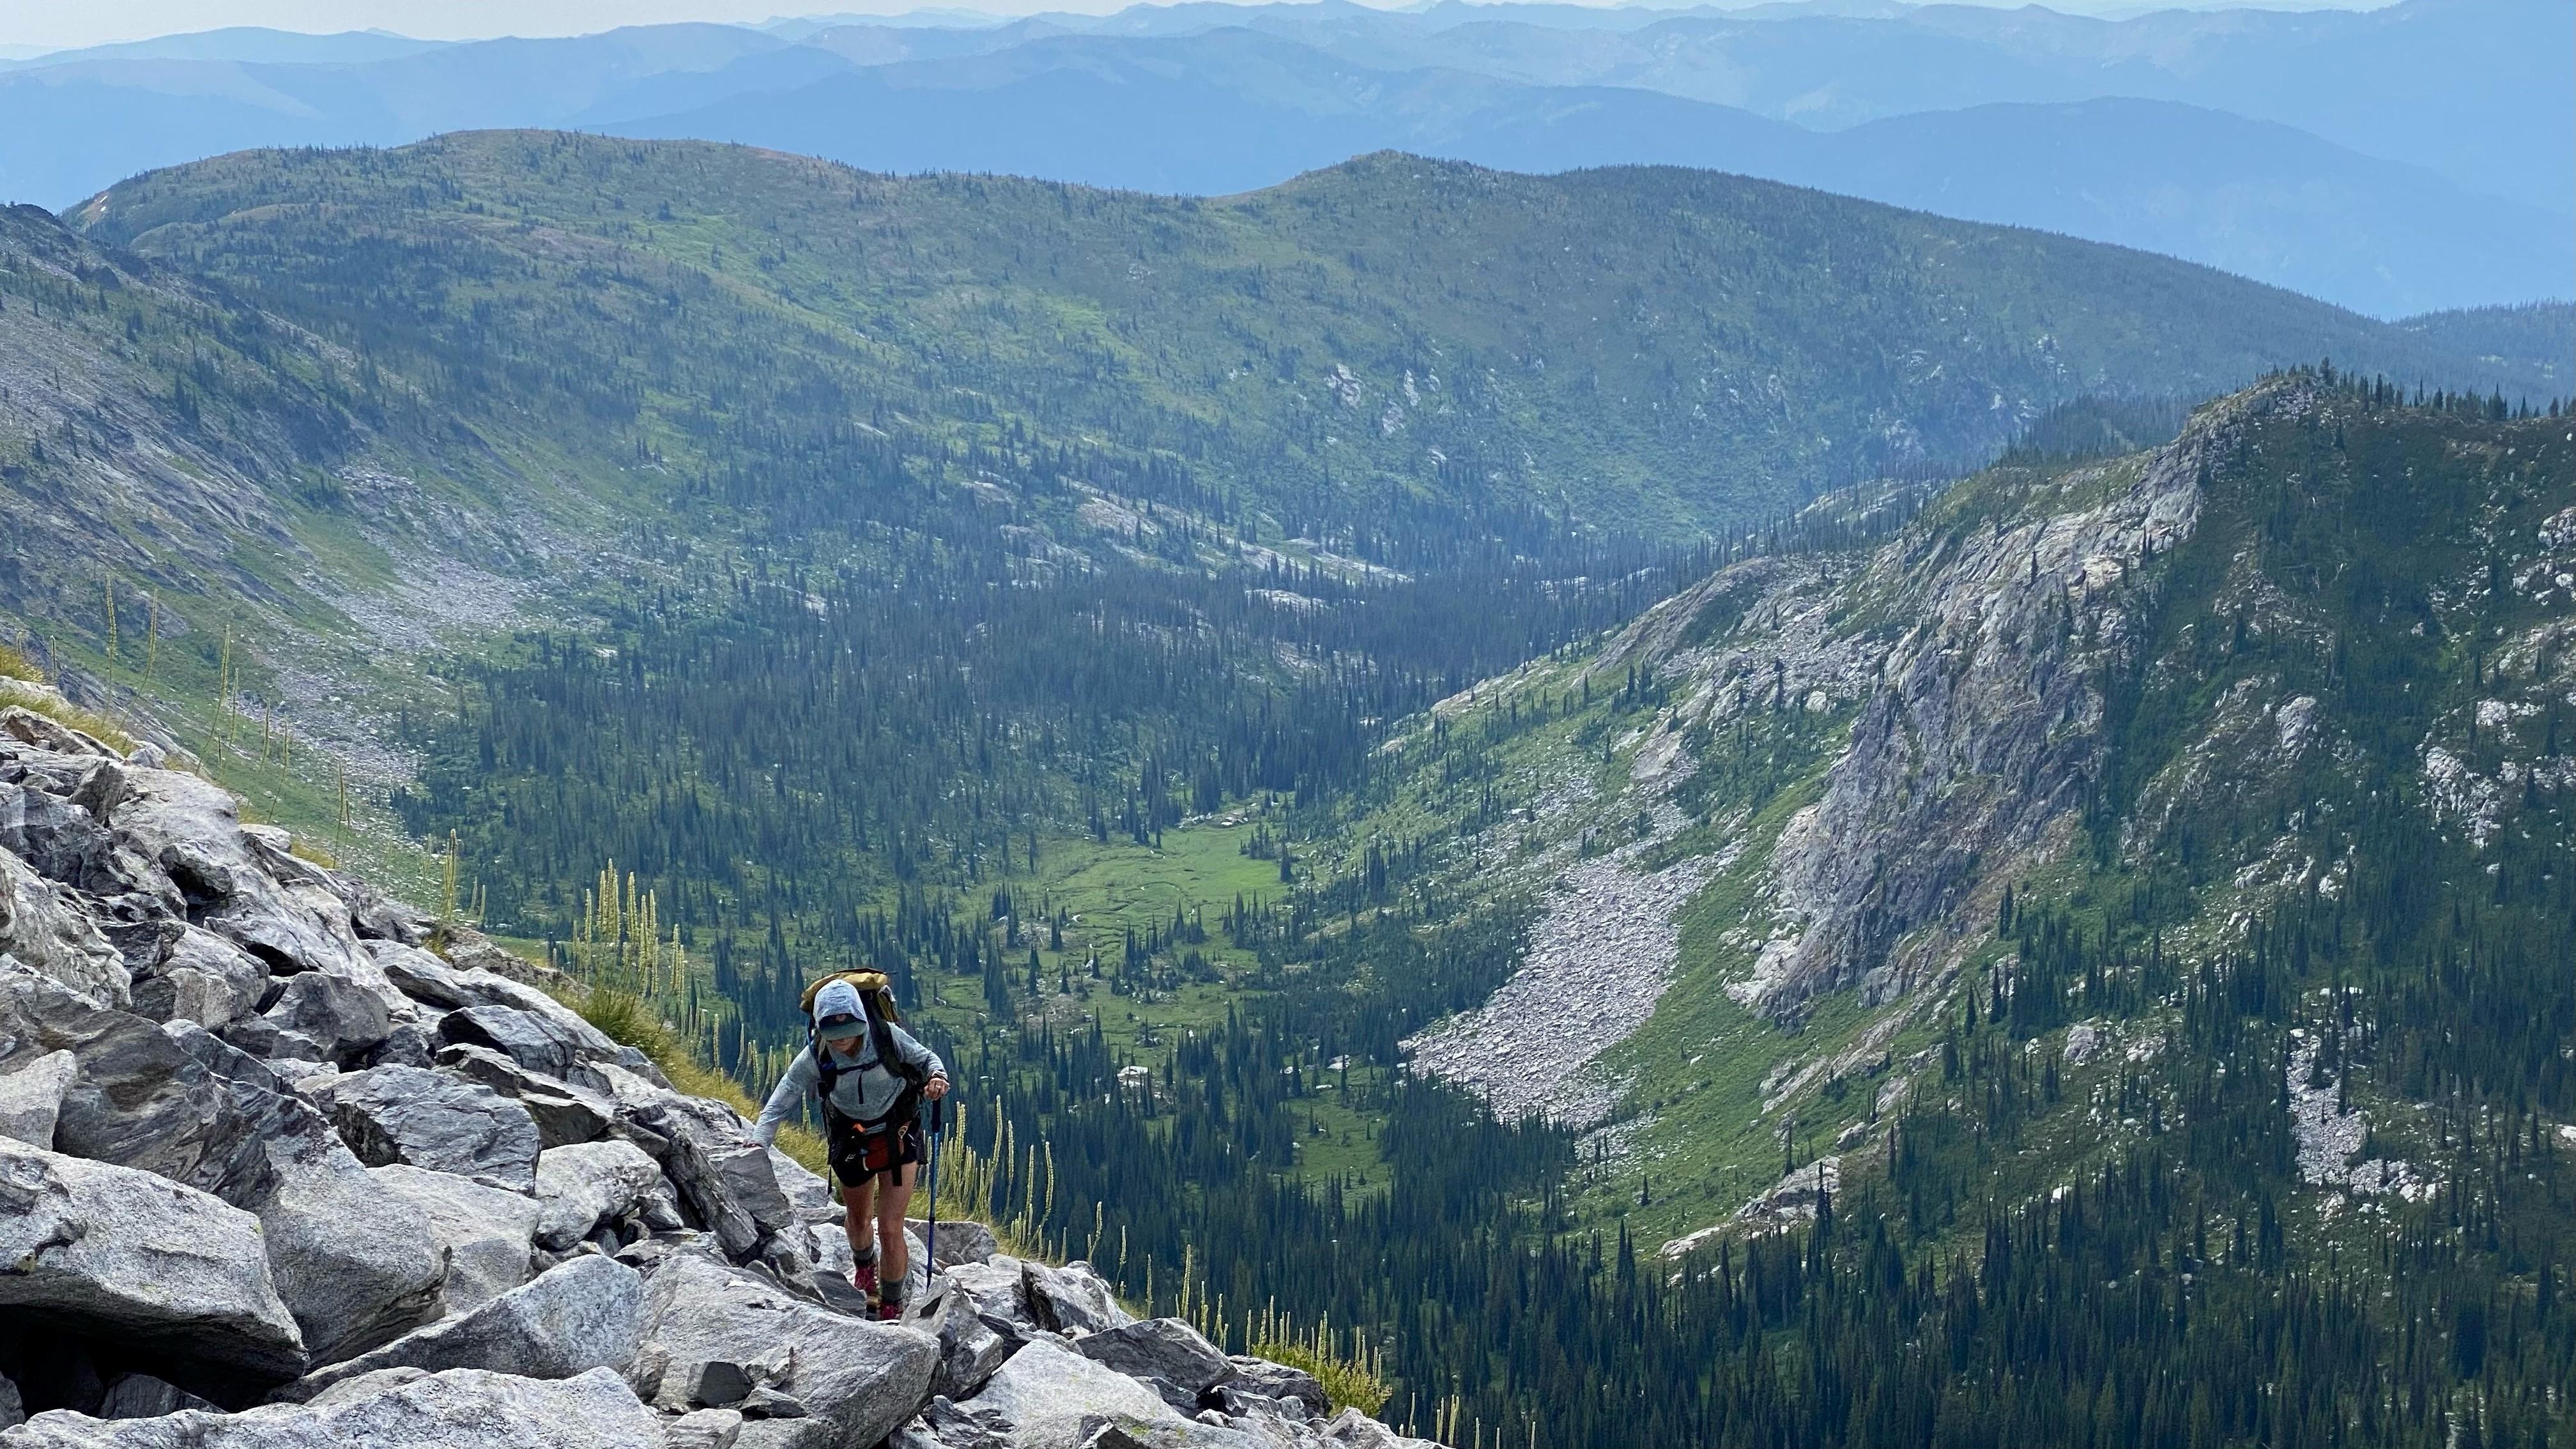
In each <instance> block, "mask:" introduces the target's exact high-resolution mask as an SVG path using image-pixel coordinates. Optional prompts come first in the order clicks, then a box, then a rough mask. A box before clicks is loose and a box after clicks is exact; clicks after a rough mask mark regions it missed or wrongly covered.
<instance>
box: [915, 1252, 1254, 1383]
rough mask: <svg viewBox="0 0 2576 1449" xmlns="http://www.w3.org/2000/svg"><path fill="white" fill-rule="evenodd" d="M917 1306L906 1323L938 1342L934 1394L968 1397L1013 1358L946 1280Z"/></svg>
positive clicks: (1008, 1347)
mask: <svg viewBox="0 0 2576 1449" xmlns="http://www.w3.org/2000/svg"><path fill="white" fill-rule="evenodd" d="M914 1303H915V1305H916V1306H915V1307H913V1308H912V1310H911V1311H910V1312H909V1313H908V1314H907V1315H906V1317H905V1319H904V1321H905V1322H906V1323H909V1324H911V1325H912V1326H913V1327H915V1328H918V1329H920V1330H921V1331H922V1332H924V1333H927V1334H929V1335H931V1336H932V1337H934V1338H936V1339H938V1340H939V1367H938V1369H937V1371H936V1372H934V1373H933V1374H932V1375H931V1377H930V1391H931V1393H933V1394H934V1395H936V1394H946V1395H947V1396H948V1397H950V1398H952V1399H962V1398H965V1397H967V1396H968V1395H970V1394H972V1393H974V1392H975V1391H976V1390H977V1389H980V1388H982V1387H983V1386H984V1382H985V1380H987V1379H990V1378H991V1377H992V1376H993V1373H994V1371H995V1370H997V1369H999V1368H1000V1367H1001V1366H1002V1361H1003V1360H1004V1359H1006V1358H1008V1357H1009V1356H1010V1352H1011V1340H1009V1339H1006V1338H1004V1337H1003V1336H1002V1335H1001V1334H999V1333H996V1332H995V1331H994V1330H993V1328H992V1326H991V1325H990V1324H987V1323H986V1322H985V1321H984V1320H983V1319H982V1318H980V1317H978V1316H977V1315H976V1312H975V1304H974V1301H973V1300H972V1299H970V1298H968V1297H967V1296H966V1294H965V1293H964V1292H962V1291H960V1290H959V1289H957V1288H956V1287H955V1286H954V1285H952V1284H950V1283H949V1282H948V1281H947V1280H946V1279H945V1278H942V1279H940V1280H939V1281H938V1284H937V1286H936V1287H934V1288H933V1289H932V1290H931V1291H930V1292H929V1294H927V1295H926V1296H925V1297H923V1298H920V1299H916V1300H914ZM1210 1352H1214V1350H1210ZM1217 1362H1218V1363H1220V1364H1222V1363H1224V1362H1225V1359H1224V1356H1223V1355H1221V1354H1220V1355H1218V1356H1217ZM1121 1372H1125V1370H1121Z"/></svg>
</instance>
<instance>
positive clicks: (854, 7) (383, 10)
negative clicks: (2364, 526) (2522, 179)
mask: <svg viewBox="0 0 2576 1449" xmlns="http://www.w3.org/2000/svg"><path fill="white" fill-rule="evenodd" d="M1130 3H1132V0H813V3H810V4H806V5H798V4H796V0H786V3H785V4H784V5H782V3H781V0H0V57H5V56H13V55H16V56H23V55H26V54H28V53H30V52H31V51H35V50H57V49H65V48H68V47H72V46H82V45H100V44H105V43H107V42H110V41H119V40H143V39H148V38H150V37H152V36H156V35H177V34H183V33H186V32H189V31H198V30H216V29H221V28H223V27H226V26H234V25H264V26H268V27H271V28H273V29H277V30H300V31H303V32H305V33H307V34H316V35H319V34H329V33H331V32H334V31H342V30H390V31H393V32H395V33H397V34H401V35H410V36H417V37H420V38H422V39H426V40H473V39H481V38H484V37H488V36H495V35H530V36H536V35H587V34H590V33H593V32H596V31H601V30H614V29H616V28H617V27H618V26H621V25H663V24H669V23H671V22H674V21H683V20H716V21H728V22H753V23H756V22H759V21H762V20H767V19H770V18H773V17H775V16H778V15H781V14H788V15H809V14H815V15H820V14H833V15H838V14H866V15H892V14H899V13H901V12H904V11H908V10H914V9H937V8H954V9H959V10H980V11H984V12H987V13H990V14H1005V15H1026V14H1031V13H1034V12H1037V11H1042V10H1053V11H1080V12H1084V13H1089V14H1106V13H1108V12H1110V11H1113V10H1119V9H1123V8H1125V7H1126V6H1127V5H1128V4H1130ZM1362 3H1375V4H1388V3H1401V0H1362ZM1561 3H1563V0H1561ZM1571 3H1576V4H1590V3H1603V0H1571ZM1646 3H1651V4H1654V5H1657V6H1659V7H1662V6H1670V7H1673V8H1680V7H1682V6H1686V5H1689V4H1692V3H1695V0H1646ZM1715 3H1717V4H1718V5H1720V6H1721V7H1725V8H1732V7H1733V6H1736V5H1745V4H1754V3H1758V0H1715ZM1984 3H1990V4H2007V5H2010V4H2020V3H2023V0H1984ZM2044 3H2049V4H2050V7H2051V8H2052V9H2057V10H2064V11H2069V12H2073V13H2078V14H2082V13H2101V12H2103V11H2105V10H2110V11H2114V12H2117V11H2127V10H2131V9H2139V8H2147V7H2146V6H2144V5H2141V4H2139V3H2138V0H2044ZM2159 3H2162V4H2166V5H2172V6H2174V7H2175V8H2192V9H2201V8H2209V7H2211V6H2212V5H2213V4H2214V3H2227V0H2159ZM2234 3H2240V4H2254V5H2262V6H2265V7H2266V8H2274V9H2306V8H2309V7H2310V6H2315V5H2321V4H2322V5H2340V6H2342V7H2344V8H2350V9H2356V10H2368V9H2374V8H2377V6H2378V5H2380V4H2384V3H2387V0H2234Z"/></svg>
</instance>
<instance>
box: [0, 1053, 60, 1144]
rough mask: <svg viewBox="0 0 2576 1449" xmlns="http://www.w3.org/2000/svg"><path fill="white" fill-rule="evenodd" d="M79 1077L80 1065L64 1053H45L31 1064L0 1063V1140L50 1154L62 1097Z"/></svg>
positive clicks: (14, 1061)
mask: <svg viewBox="0 0 2576 1449" xmlns="http://www.w3.org/2000/svg"><path fill="white" fill-rule="evenodd" d="M22 1061H23V1062H24V1065H20V1062H22ZM79 1075H80V1062H79V1060H78V1059H77V1058H75V1057H74V1056H73V1055H72V1054H71V1053H70V1052H67V1051H57V1052H47V1053H45V1054H44V1055H43V1056H40V1057H36V1058H35V1059H34V1060H32V1061H27V1060H25V1059H24V1058H18V1059H14V1060H10V1061H0V1137H11V1138H15V1139H17V1140H18V1141H20V1142H24V1143H26V1144H27V1145H28V1146H30V1147H42V1148H44V1149H46V1150H47V1151H51V1150H52V1149H53V1145H54V1122H55V1120H56V1119H57V1118H59V1117H60V1116H61V1115H62V1110H63V1094H64V1093H66V1092H69V1091H70V1090H71V1087H72V1079H73V1078H74V1077H77V1076H79Z"/></svg>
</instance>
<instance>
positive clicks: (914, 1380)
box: [632, 1254, 1159, 1449]
mask: <svg viewBox="0 0 2576 1449" xmlns="http://www.w3.org/2000/svg"><path fill="white" fill-rule="evenodd" d="M644 1324H645V1327H644V1347H643V1350H642V1352H640V1353H638V1354H637V1355H636V1360H635V1368H634V1372H633V1375H632V1377H633V1380H634V1383H635V1388H636V1392H637V1393H638V1394H640V1395H642V1396H643V1397H645V1398H646V1399H649V1400H656V1401H659V1402H663V1403H665V1404H666V1405H667V1406H668V1407H670V1408H672V1409H674V1410H684V1409H687V1408H690V1407H693V1405H692V1404H690V1403H689V1402H688V1400H687V1397H686V1395H687V1391H688V1386H689V1384H690V1383H691V1382H692V1377H693V1375H695V1374H696V1373H697V1370H698V1368H699V1367H700V1366H701V1365H705V1364H709V1363H725V1364H732V1365H736V1366H739V1367H742V1368H744V1369H745V1370H746V1371H747V1372H751V1373H752V1375H753V1377H754V1379H755V1381H756V1382H757V1383H758V1384H759V1386H760V1387H762V1388H765V1389H767V1390H769V1391H770V1392H771V1394H772V1395H773V1396H784V1397H786V1398H789V1399H792V1400H793V1401H794V1402H795V1403H796V1404H797V1405H799V1406H801V1408H802V1409H803V1414H802V1416H801V1417H792V1418H791V1417H770V1418H763V1419H756V1420H753V1421H752V1422H749V1423H746V1424H744V1425H743V1427H742V1432H741V1437H740V1439H739V1440H738V1442H739V1443H740V1444H741V1445H743V1446H746V1449H826V1446H830V1449H839V1446H842V1445H851V1444H860V1445H865V1444H874V1443H876V1442H877V1441H878V1440H879V1439H882V1438H884V1437H885V1436H886V1435H887V1434H888V1433H889V1432H891V1431H892V1430H893V1429H894V1427H895V1426H896V1425H898V1424H900V1423H902V1422H903V1421H904V1420H906V1419H909V1418H911V1417H912V1416H913V1414H914V1413H915V1412H917V1411H918V1410H919V1409H920V1408H921V1405H922V1403H923V1402H924V1401H925V1400H926V1399H927V1398H928V1397H929V1394H930V1377H931V1373H932V1372H933V1370H934V1369H935V1367H936V1366H937V1362H938V1358H939V1345H938V1342H937V1340H935V1339H933V1338H932V1337H931V1336H930V1335H929V1334H926V1333H922V1332H920V1331H918V1330H916V1329H912V1328H905V1327H901V1326H898V1325H894V1324H882V1323H870V1322H866V1321H864V1320H861V1319H857V1318H852V1317H849V1316H847V1315H844V1314H840V1313H836V1312H834V1311H832V1310H831V1309H828V1308H824V1307H821V1306H819V1305H816V1304H812V1303H808V1302H805V1301H804V1300H802V1299H800V1298H796V1297H794V1296H792V1295H790V1294H789V1293H787V1292H786V1291H785V1290H784V1289H782V1288H780V1287H779V1286H778V1285H777V1284H775V1283H773V1282H770V1281H768V1280H767V1279H764V1278H761V1277H759V1276H756V1275H754V1274H752V1273H748V1272H745V1271H742V1270H740V1269H735V1268H730V1267H726V1266H724V1265H722V1264H720V1263H716V1262H713V1261H711V1260H709V1259H707V1258H704V1257H700V1256H697V1255H694V1254H684V1255H679V1256H675V1257H672V1258H669V1259H667V1260H666V1261H664V1262H663V1263H662V1265H661V1266H660V1267H658V1268H656V1269H655V1270H654V1273H653V1276H652V1279H651V1281H650V1282H649V1283H648V1285H647V1286H646V1290H645V1309H644ZM1158 1402H1159V1401H1158ZM709 1407H718V1406H709ZM747 1412H748V1411H747Z"/></svg>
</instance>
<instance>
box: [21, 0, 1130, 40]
mask: <svg viewBox="0 0 2576 1449" xmlns="http://www.w3.org/2000/svg"><path fill="white" fill-rule="evenodd" d="M938 3H939V0H820V3H817V4H813V5H810V6H793V5H792V3H791V5H790V6H782V5H781V4H780V0H0V45H7V46H11V47H25V46H42V47H45V48H47V49H53V48H56V47H64V46H75V45H99V44H103V43H105V42H108V41H114V40H142V39H145V38H147V37H150V36H155V35H176V34H180V33H183V32H186V31H192V30H216V29H221V28H223V27H225V26H231V25H265V26H269V27H271V28H273V29H277V30H301V31H304V32H306V33H308V34H316V35H319V34H328V33H331V32H333V31H340V30H391V31H394V32H396V33H397V34H402V35H412V36H418V37H420V38H422V39H425V40H472V39H480V38H482V37H485V36H493V35H587V34H590V33H592V32H594V31H601V30H614V29H616V28H617V27H618V26H621V25H663V24H668V23H670V22H672V21H678V20H722V21H737V22H740V21H752V22H757V21H761V20H767V19H769V18H770V17H772V16H775V15H780V14H788V15H804V14H817V15H824V14H829V15H839V14H845V13H846V14H870V15H891V14H896V13H899V12H901V11H906V10H914V9H922V8H936V6H937V5H938ZM1125 3H1126V0H969V3H964V4H957V5H955V7H954V8H957V9H961V10H964V9H972V10H983V11H989V12H992V13H995V14H1027V13H1030V12H1033V11H1039V10H1077V11H1085V12H1093V13H1103V12H1107V11H1110V10H1116V9H1120V8H1122V7H1123V5H1124V4H1125Z"/></svg>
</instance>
